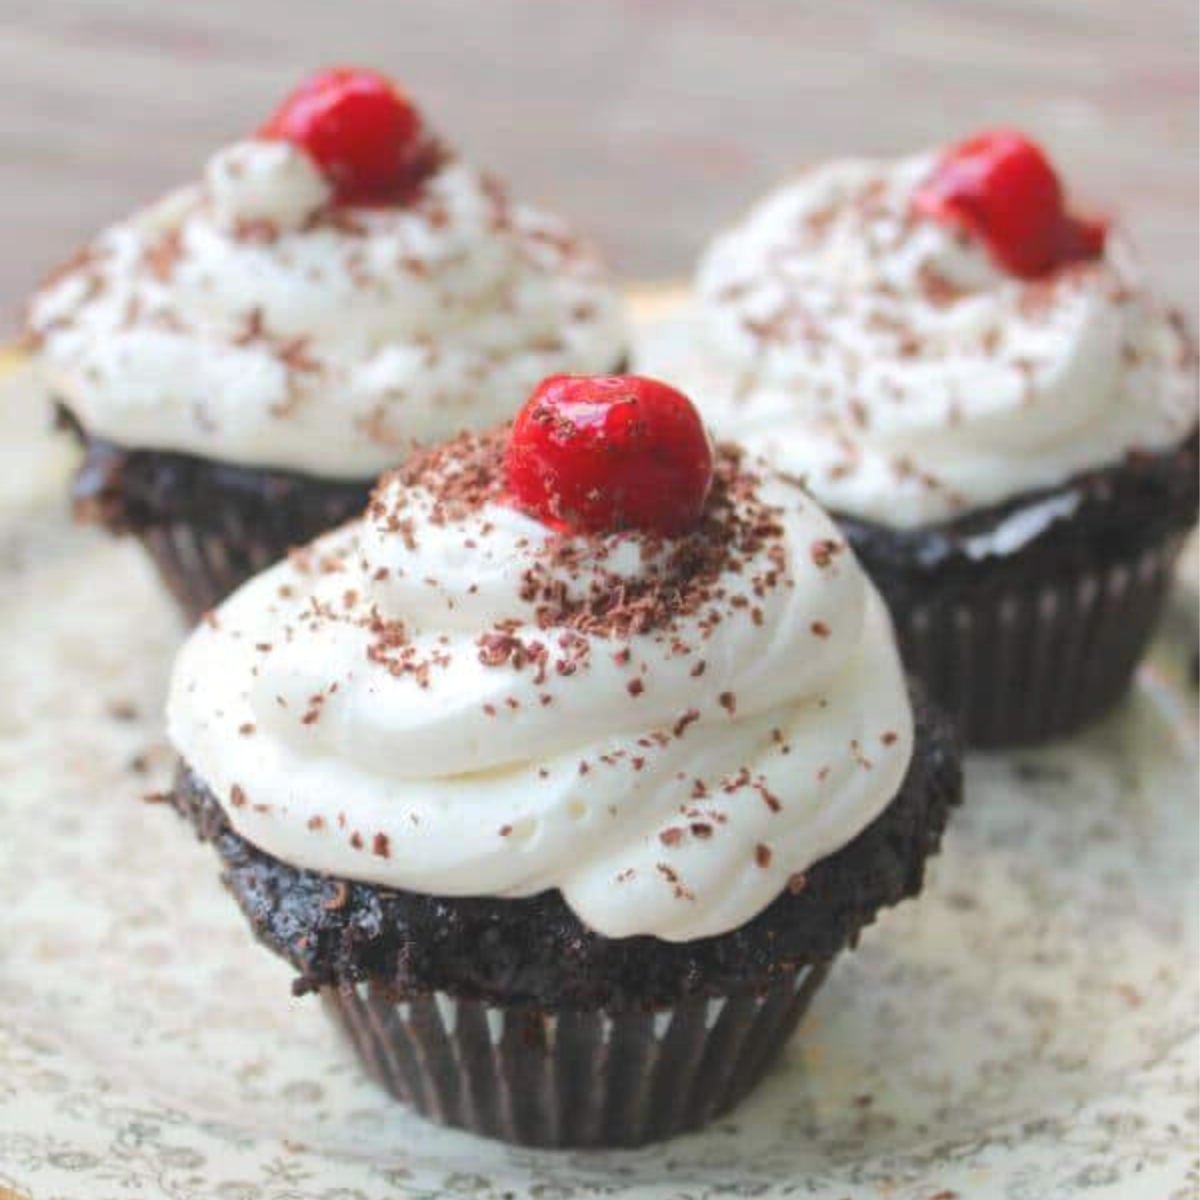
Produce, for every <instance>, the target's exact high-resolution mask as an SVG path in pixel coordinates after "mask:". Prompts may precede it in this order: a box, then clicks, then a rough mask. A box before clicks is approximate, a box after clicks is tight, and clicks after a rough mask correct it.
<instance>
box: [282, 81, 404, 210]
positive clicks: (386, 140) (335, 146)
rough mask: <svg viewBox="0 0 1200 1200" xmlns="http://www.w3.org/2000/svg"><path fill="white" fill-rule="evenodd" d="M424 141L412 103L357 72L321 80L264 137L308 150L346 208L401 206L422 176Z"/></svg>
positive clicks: (297, 96) (299, 93)
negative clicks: (380, 205) (383, 204)
mask: <svg viewBox="0 0 1200 1200" xmlns="http://www.w3.org/2000/svg"><path fill="white" fill-rule="evenodd" d="M421 135H422V127H421V115H420V113H418V112H417V109H416V107H415V106H414V105H413V103H412V101H411V100H410V99H409V98H408V97H407V96H406V95H405V94H404V93H403V92H402V91H401V90H400V89H399V88H398V87H397V86H396V85H395V84H394V83H392V81H391V80H390V79H388V78H387V77H386V76H384V75H380V74H379V73H378V72H376V71H365V70H360V69H358V68H355V67H335V68H333V69H331V70H328V71H319V72H317V74H315V75H313V76H312V77H311V78H309V79H307V80H305V82H304V83H302V84H301V85H300V86H299V87H298V88H297V89H296V90H295V91H294V92H293V93H292V94H291V95H290V96H289V97H288V98H287V99H286V100H285V101H284V102H283V103H282V104H281V105H280V106H279V108H278V109H277V110H276V112H275V114H274V116H272V117H271V119H270V120H269V121H267V123H266V124H265V125H264V126H263V127H262V128H261V129H260V130H259V136H260V137H263V138H270V139H277V140H282V141H288V142H292V143H294V144H295V145H297V146H299V147H300V148H301V149H302V150H304V151H305V152H306V153H307V154H308V155H309V156H310V157H311V158H312V159H313V160H314V161H315V162H316V164H317V165H318V166H319V167H320V168H321V170H322V171H323V172H324V174H325V176H326V178H327V179H328V180H329V181H330V183H332V184H333V187H334V192H335V196H336V198H337V200H338V201H340V202H341V203H343V204H378V203H387V202H389V201H395V200H399V199H402V198H403V197H404V195H405V194H406V193H407V192H408V191H410V190H411V189H412V187H413V186H414V185H415V184H416V183H417V182H419V175H420V173H421V172H422V170H423V162H424V159H425V157H426V156H424V155H423V154H422V149H423V139H422V136H421Z"/></svg>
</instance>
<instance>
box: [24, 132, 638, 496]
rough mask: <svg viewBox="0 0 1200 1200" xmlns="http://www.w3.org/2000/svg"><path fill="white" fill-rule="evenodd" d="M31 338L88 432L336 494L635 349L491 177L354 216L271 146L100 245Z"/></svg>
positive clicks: (232, 153)
mask: <svg viewBox="0 0 1200 1200" xmlns="http://www.w3.org/2000/svg"><path fill="white" fill-rule="evenodd" d="M28 324H29V331H30V333H31V334H32V336H33V338H34V340H35V342H36V343H37V344H38V345H39V347H40V353H39V355H38V358H39V362H40V364H41V366H42V368H43V370H44V373H45V375H46V377H47V380H48V382H49V384H50V385H51V386H52V387H53V388H54V389H55V391H56V392H57V393H58V394H59V395H60V396H61V397H62V398H63V400H64V401H65V402H66V403H67V405H68V406H69V407H70V408H71V409H72V410H73V411H74V412H75V414H76V415H77V416H78V417H79V419H80V421H81V422H82V423H83V425H84V426H85V428H87V429H88V430H89V432H91V433H93V434H95V435H97V436H101V437H104V438H107V439H109V440H111V441H114V442H117V443H119V444H121V445H125V446H130V447H137V448H143V449H160V450H172V451H180V452H184V453H190V454H195V455H199V456H202V457H207V458H212V459H216V460H219V461H224V462H231V463H238V464H243V465H250V466H261V467H275V468H282V469H291V470H300V471H306V472H309V473H311V474H315V475H320V476H325V477H331V478H363V477H368V476H371V475H374V474H376V473H377V472H378V471H380V470H381V469H383V468H385V467H387V466H390V465H392V464H394V463H395V462H396V461H398V460H399V459H400V458H401V457H402V456H403V454H404V453H406V452H407V451H408V450H409V449H411V447H412V446H413V444H415V443H423V442H429V441H433V440H437V439H439V438H441V437H444V436H448V435H449V434H451V433H453V432H456V431H457V430H458V429H460V428H465V427H470V428H479V427H483V426H486V425H490V424H494V423H495V422H496V421H498V420H501V419H503V418H506V417H508V416H510V415H511V413H512V412H513V411H514V410H515V409H516V407H517V406H518V405H519V404H520V403H521V402H522V401H523V400H524V398H525V396H526V395H527V394H528V392H529V390H530V389H531V388H532V387H533V386H534V384H536V383H537V382H538V381H539V380H541V379H542V378H543V377H544V376H546V375H548V374H552V373H555V372H561V371H569V372H578V373H596V372H603V371H609V370H612V369H613V368H614V367H615V365H616V364H617V363H618V361H619V360H620V359H621V358H622V356H623V354H624V350H625V329H624V318H623V311H622V303H621V300H620V297H619V295H618V293H617V292H616V290H615V289H614V287H613V285H612V284H611V283H610V281H609V280H608V279H607V277H606V275H605V273H604V271H603V269H602V268H601V265H600V263H599V261H598V259H597V258H596V256H595V254H594V253H593V251H592V250H591V249H590V248H589V247H587V246H586V245H585V244H583V243H581V242H580V241H579V240H578V239H577V238H576V237H575V236H574V235H573V234H572V233H571V232H570V231H569V230H568V229H566V228H565V227H564V226H563V225H562V224H561V223H560V222H559V221H557V220H555V219H554V218H552V217H549V216H546V215H545V214H542V213H540V212H536V211H534V210H533V209H530V208H526V207H524V206H520V205H516V204H513V203H511V202H510V201H509V199H508V197H507V195H506V193H505V191H504V189H503V188H502V187H500V186H499V185H498V184H497V183H496V182H495V181H494V180H492V179H490V178H489V177H488V176H486V175H484V174H482V173H480V172H479V171H476V170H474V169H473V168H472V167H470V166H468V165H466V164H464V163H462V162H458V161H454V160H450V161H447V162H445V163H444V164H443V165H441V166H440V167H439V168H438V169H437V170H436V171H435V172H434V174H433V175H432V176H431V177H430V178H429V179H428V180H427V181H426V183H425V185H424V187H423V188H422V190H421V193H420V194H419V196H418V197H417V198H416V199H414V200H413V201H412V202H410V203H407V204H405V205H402V206H398V207H379V208H368V207H354V208H342V207H337V206H334V205H332V203H331V191H330V188H329V185H328V184H327V182H326V181H325V179H324V178H323V177H322V176H321V174H320V172H319V171H318V170H317V168H316V166H315V165H314V164H313V163H312V162H311V161H310V160H309V158H308V157H307V156H306V155H305V154H304V153H303V152H302V151H300V150H299V149H297V148H296V147H294V146H292V145H290V144H288V143H285V142H270V141H247V142H239V143H236V144H235V145H233V146H230V147H227V148H226V149H224V150H222V151H221V152H219V153H218V154H217V155H215V156H214V158H213V159H212V160H211V161H210V162H209V164H208V168H207V171H206V174H205V178H204V180H203V181H202V182H200V183H198V184H196V185H193V186H191V187H187V188H184V189H182V190H181V191H178V192H176V193H174V194H172V195H170V196H168V197H167V198H165V199H164V200H162V201H160V202H159V203H158V204H155V205H153V206H152V207H150V208H148V209H146V210H144V211H142V212H139V213H137V214H136V215H134V216H133V217H132V218H130V219H129V220H127V221H124V222H121V223H119V224H117V225H114V226H113V227H111V228H110V229H108V230H107V231H106V232H105V233H103V234H101V235H100V236H99V237H98V238H97V239H96V240H95V241H94V242H93V243H92V244H91V245H90V246H88V247H87V248H86V249H85V250H84V251H83V253H82V254H81V255H80V256H78V258H77V259H76V260H75V261H73V262H72V263H70V264H68V265H67V266H66V267H65V268H63V269H62V270H61V271H60V272H59V273H58V275H57V276H56V277H55V278H53V279H52V280H51V281H50V282H49V283H48V284H47V285H46V286H45V287H44V288H43V290H42V291H41V292H40V293H39V294H38V295H37V296H36V297H35V298H34V301H33V303H32V305H31V308H30V313H29V321H28Z"/></svg>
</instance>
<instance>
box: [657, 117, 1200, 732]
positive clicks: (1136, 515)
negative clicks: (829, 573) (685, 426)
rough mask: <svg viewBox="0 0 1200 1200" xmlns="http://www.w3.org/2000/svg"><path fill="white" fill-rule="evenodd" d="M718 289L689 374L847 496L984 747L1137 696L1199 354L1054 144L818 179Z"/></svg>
mask: <svg viewBox="0 0 1200 1200" xmlns="http://www.w3.org/2000/svg"><path fill="white" fill-rule="evenodd" d="M696 288H697V293H698V307H697V322H696V330H695V333H696V340H695V341H694V343H693V350H692V351H689V352H688V353H689V355H690V362H688V363H686V364H676V367H677V370H678V372H679V374H680V378H682V379H684V380H686V381H687V382H688V383H689V384H691V385H692V386H695V387H697V388H700V387H703V389H704V394H705V395H707V396H708V397H709V398H710V399H712V400H713V401H714V402H713V403H711V404H710V405H709V406H708V407H707V408H706V410H705V416H706V417H707V418H708V420H709V421H710V422H711V424H712V426H713V428H714V430H715V431H716V432H717V433H718V434H720V435H722V436H728V437H734V438H737V439H739V440H740V441H741V442H742V443H743V444H744V445H745V446H746V447H747V448H748V449H750V450H751V451H753V452H755V453H759V454H762V455H764V456H766V457H767V458H768V459H769V460H770V461H771V462H772V463H773V464H774V465H775V466H777V467H778V469H780V470H782V471H785V472H787V473H789V474H792V475H795V476H797V477H800V478H803V479H804V480H805V481H806V484H807V486H808V487H809V488H810V489H811V491H812V493H813V494H814V496H816V497H817V499H818V500H819V501H820V502H821V503H822V504H823V505H824V506H825V507H826V508H828V509H829V510H831V512H832V513H833V515H834V516H835V517H836V518H837V520H838V521H839V523H840V524H841V527H842V529H843V530H844V532H845V534H846V536H847V537H848V538H849V540H850V542H851V544H852V545H853V546H854V549H855V551H856V552H857V554H858V556H859V558H860V560H861V561H862V564H863V566H864V567H865V568H866V570H867V571H868V573H869V574H870V575H871V576H872V578H873V579H874V581H875V583H876V585H877V586H878V587H879V589H880V591H881V592H882V594H883V596H884V599H885V600H886V601H887V603H888V605H889V607H890V609H891V612H892V616H893V618H894V620H895V622H896V626H897V634H898V637H899V640H900V645H901V649H902V652H903V655H904V659H905V662H906V664H907V666H908V667H909V669H910V670H911V671H913V672H914V673H916V674H917V675H918V676H920V677H921V678H922V679H923V680H924V682H925V683H926V685H927V687H928V689H929V690H930V692H931V693H932V695H933V696H934V698H935V699H937V700H938V701H940V702H941V703H942V704H943V705H944V706H945V707H946V708H948V709H949V710H950V711H951V713H953V714H955V715H956V716H957V717H958V719H959V721H960V722H961V726H962V729H963V732H964V734H965V737H966V739H967V740H968V742H970V743H972V744H974V745H978V746H1000V745H1005V744H1013V743H1033V742H1038V741H1041V740H1043V739H1046V738H1049V737H1051V736H1054V735H1057V734H1062V733H1066V732H1068V731H1071V730H1074V729H1076V728H1077V727H1079V726H1081V725H1083V724H1085V723H1086V722H1088V721H1090V720H1091V719H1093V718H1094V717H1096V716H1098V715H1099V714H1101V713H1103V712H1105V711H1106V710H1107V709H1109V708H1110V707H1111V706H1112V705H1113V704H1114V703H1115V702H1116V701H1117V700H1118V699H1119V698H1120V697H1121V696H1122V694H1123V693H1124V692H1125V691H1126V689H1127V688H1128V686H1129V683H1130V679H1131V677H1132V674H1133V671H1134V668H1135V667H1136V665H1137V663H1138V661H1139V659H1140V658H1141V656H1142V654H1143V652H1144V650H1145V647H1146V644H1147V641H1148V639H1149V637H1150V635H1151V633H1152V631H1153V629H1154V626H1155V622H1156V619H1157V617H1158V615H1159V612H1160V610H1161V608H1162V604H1163V600H1164V596H1165V595H1166V593H1167V591H1168V589H1169V587H1170V584H1171V578H1172V566H1173V564H1174V562H1175V560H1176V556H1177V555H1178V553H1179V549H1180V546H1181V544H1182V542H1183V540H1184V537H1185V535H1186V533H1187V532H1188V530H1189V529H1190V528H1191V526H1192V525H1193V524H1194V522H1195V519H1196V511H1197V450H1196V446H1197V442H1196V424H1197V408H1196V389H1195V359H1194V356H1193V352H1192V350H1191V348H1190V346H1189V344H1188V339H1187V338H1186V337H1185V336H1184V335H1183V333H1182V331H1181V328H1180V325H1179V323H1178V321H1177V319H1176V318H1175V317H1173V316H1172V315H1171V314H1170V313H1168V312H1166V311H1164V310H1163V308H1162V307H1160V306H1159V305H1158V304H1157V303H1156V302H1155V300H1154V299H1153V297H1152V296H1151V295H1150V293H1149V291H1148V290H1147V287H1146V284H1145V281H1144V279H1143V276H1142V273H1141V270H1140V269H1139V267H1138V264H1137V262H1136V260H1135V258H1134V257H1133V255H1132V254H1131V252H1130V250H1129V247H1128V245H1127V244H1126V243H1125V242H1124V241H1123V240H1122V239H1121V237H1120V236H1119V235H1118V233H1117V232H1116V231H1115V230H1113V229H1110V228H1109V227H1108V226H1107V224H1106V223H1105V222H1102V221H1099V220H1094V219H1088V218H1084V217H1080V216H1078V215H1075V214H1073V213H1072V212H1071V211H1070V210H1069V209H1068V208H1067V206H1066V204H1065V202H1064V199H1063V191H1062V188H1061V186H1060V183H1059V180H1058V178H1057V176H1056V174H1055V172H1054V170H1053V168H1052V167H1051V165H1050V164H1049V162H1048V161H1047V159H1046V157H1045V155H1044V154H1043V153H1042V151H1041V150H1040V149H1039V148H1038V147H1037V146H1035V145H1034V144H1033V143H1031V142H1029V141H1028V140H1026V139H1025V138H1023V137H1021V136H1020V135H1018V134H1015V133H1008V132H998V133H988V134H983V135H980V136H979V137H976V138H973V139H971V140H970V141H967V142H965V143H963V144H962V145H958V146H954V147H951V148H949V149H946V150H942V151H938V152H935V153H928V154H920V155H917V156H915V157H910V158H902V159H899V160H895V161H863V160H849V161H839V162H833V163H831V164H829V165H827V166H821V167H818V168H816V169H815V170H811V171H808V172H806V173H804V174H802V175H800V176H799V177H797V178H796V179H794V180H793V181H792V182H790V183H788V184H786V185H785V186H783V187H782V188H781V189H779V190H778V191H776V192H775V193H774V194H772V195H770V196H768V197H767V198H766V199H765V200H763V201H762V202H761V203H760V204H759V205H758V206H757V207H755V208H754V209H752V210H751V212H750V213H749V214H748V216H747V217H746V218H745V219H744V220H743V221H742V222H741V223H740V224H739V225H737V226H735V227H734V228H733V229H731V230H730V231H728V232H726V233H724V234H722V235H721V236H720V237H718V238H717V239H716V240H715V242H714V243H713V244H712V245H711V247H710V248H709V250H708V251H707V253H706V254H705V255H704V257H703V260H702V262H701V265H700V267H699V272H698V278H697V285H696ZM648 365H649V366H650V367H659V368H661V367H662V365H663V364H662V363H661V362H657V361H656V360H654V359H653V358H652V359H651V360H650V361H649V363H648ZM701 381H702V382H701Z"/></svg>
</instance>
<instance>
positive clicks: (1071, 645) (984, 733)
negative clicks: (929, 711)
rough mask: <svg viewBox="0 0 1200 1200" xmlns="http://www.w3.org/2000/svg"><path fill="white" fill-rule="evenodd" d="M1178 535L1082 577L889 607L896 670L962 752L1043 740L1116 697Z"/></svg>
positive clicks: (1071, 574)
mask: <svg viewBox="0 0 1200 1200" xmlns="http://www.w3.org/2000/svg"><path fill="white" fill-rule="evenodd" d="M1183 541H1184V537H1183V535H1178V534H1177V535H1171V536H1169V537H1167V538H1166V539H1164V540H1163V541H1162V542H1161V543H1160V544H1158V545H1155V546H1151V547H1147V548H1145V549H1143V550H1142V551H1140V552H1139V553H1138V554H1136V555H1132V556H1124V557H1120V558H1114V559H1112V560H1110V561H1108V562H1106V563H1103V564H1098V565H1097V566H1096V567H1094V568H1092V569H1086V570H1078V569H1076V570H1070V571H1064V570H1062V569H1059V568H1056V567H1054V566H1053V565H1051V566H1049V567H1046V566H1040V567H1039V568H1037V569H1036V570H1035V569H1032V568H1030V569H1026V570H1024V571H1022V572H1017V571H1014V573H1013V579H1012V581H1011V584H1009V585H1007V586H1005V587H1003V588H997V587H995V586H994V584H992V585H989V586H988V587H987V588H981V589H979V590H978V591H977V592H976V593H966V594H959V595H956V596H954V597H953V598H952V599H939V598H935V599H933V600H930V601H928V602H923V603H915V604H912V603H910V604H894V605H893V607H892V617H893V620H894V621H895V624H896V633H897V636H898V639H899V642H900V647H901V651H902V653H903V656H904V660H905V665H906V666H907V667H908V669H909V670H910V671H911V672H912V673H913V674H914V675H916V676H917V677H918V678H920V679H921V680H922V681H923V682H924V683H925V685H926V687H927V689H928V690H929V693H930V695H931V696H932V697H933V698H934V699H935V700H937V701H938V702H939V703H940V704H941V705H942V707H943V708H945V709H946V710H947V711H948V712H949V713H950V714H951V716H953V717H955V718H956V719H957V720H958V722H959V728H960V730H961V732H962V735H963V738H964V740H965V741H966V742H967V744H968V745H971V746H976V747H981V748H988V747H1000V746H1012V745H1021V744H1025V745H1028V744H1031V743H1035V742H1040V741H1045V740H1047V739H1049V738H1052V737H1056V736H1058V735H1061V734H1066V733H1070V732H1072V731H1073V730H1076V729H1078V728H1080V727H1081V726H1084V725H1086V724H1087V723H1088V722H1090V721H1092V720H1094V719H1096V718H1097V717H1100V716H1102V715H1103V714H1104V713H1105V712H1106V711H1107V710H1108V709H1110V708H1111V707H1113V705H1115V704H1116V703H1117V702H1118V701H1119V700H1120V699H1121V698H1122V696H1124V694H1125V693H1126V691H1127V690H1128V688H1129V686H1130V683H1131V681H1132V678H1133V673H1134V671H1135V670H1136V668H1137V665H1138V662H1139V661H1140V660H1141V658H1142V656H1143V654H1144V653H1145V651H1146V647H1147V644H1148V642H1149V641H1150V638H1151V637H1152V635H1153V633H1154V628H1155V625H1156V624H1157V622H1158V619H1159V616H1160V614H1161V612H1162V608H1163V604H1164V601H1165V600H1166V597H1167V593H1168V591H1169V589H1170V587H1171V582H1172V578H1173V574H1174V566H1175V562H1176V560H1177V559H1178V557H1179V553H1180V550H1181V549H1182V546H1183Z"/></svg>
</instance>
